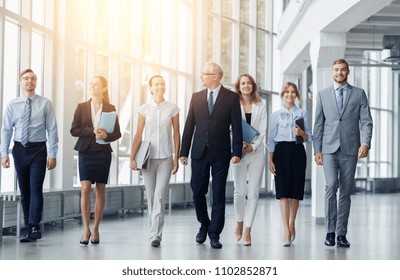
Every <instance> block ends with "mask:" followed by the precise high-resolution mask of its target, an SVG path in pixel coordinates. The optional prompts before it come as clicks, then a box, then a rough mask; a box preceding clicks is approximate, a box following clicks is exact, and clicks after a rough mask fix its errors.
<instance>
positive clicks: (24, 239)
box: [19, 233, 36, 243]
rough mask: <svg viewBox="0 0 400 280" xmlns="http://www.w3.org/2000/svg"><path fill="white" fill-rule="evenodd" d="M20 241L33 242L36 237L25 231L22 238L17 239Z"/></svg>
mask: <svg viewBox="0 0 400 280" xmlns="http://www.w3.org/2000/svg"><path fill="white" fill-rule="evenodd" d="M19 241H20V242H21V243H27V242H35V241H36V239H35V238H33V237H32V236H31V235H30V234H29V233H26V234H25V236H24V237H23V238H21V239H20V240H19Z"/></svg>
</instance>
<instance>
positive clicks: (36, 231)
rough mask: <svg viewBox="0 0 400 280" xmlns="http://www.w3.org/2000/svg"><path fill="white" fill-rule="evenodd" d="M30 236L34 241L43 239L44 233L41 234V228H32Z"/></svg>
mask: <svg viewBox="0 0 400 280" xmlns="http://www.w3.org/2000/svg"><path fill="white" fill-rule="evenodd" d="M30 236H31V237H32V238H34V239H41V238H42V233H41V232H40V229H39V227H36V226H35V227H32V229H31V234H30Z"/></svg>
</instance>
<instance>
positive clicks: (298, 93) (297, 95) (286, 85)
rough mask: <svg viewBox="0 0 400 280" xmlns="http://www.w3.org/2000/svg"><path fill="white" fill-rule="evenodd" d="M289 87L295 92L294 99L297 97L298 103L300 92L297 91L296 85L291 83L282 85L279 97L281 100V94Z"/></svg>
mask: <svg viewBox="0 0 400 280" xmlns="http://www.w3.org/2000/svg"><path fill="white" fill-rule="evenodd" d="M290 86H292V87H293V89H294V91H295V92H296V97H297V98H298V99H299V101H300V92H299V90H298V89H297V85H296V84H295V83H292V82H287V83H286V84H284V85H283V87H282V90H281V93H280V94H279V96H280V97H281V98H282V97H283V94H284V93H285V91H286V90H287V89H288V88H289V87H290Z"/></svg>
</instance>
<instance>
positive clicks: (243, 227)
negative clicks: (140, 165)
mask: <svg viewBox="0 0 400 280" xmlns="http://www.w3.org/2000/svg"><path fill="white" fill-rule="evenodd" d="M349 73H350V71H349V66H348V64H347V62H346V61H345V60H343V59H338V60H336V61H334V62H333V66H332V74H333V79H334V83H333V85H332V86H330V87H329V88H327V89H324V90H322V91H321V92H320V93H319V95H318V97H317V98H318V102H317V109H316V121H315V125H314V137H313V136H312V131H311V127H310V124H309V113H308V112H307V111H305V110H303V109H300V108H299V107H298V106H297V105H296V99H300V93H299V91H298V89H297V86H296V84H294V83H291V82H288V83H286V84H285V85H284V86H283V88H282V91H281V93H280V97H281V98H282V100H283V107H282V109H280V110H278V111H276V112H274V113H273V114H272V115H271V117H270V120H269V131H268V141H267V148H268V162H269V170H270V172H271V173H272V174H273V175H274V176H275V188H276V198H277V199H279V200H280V209H281V215H282V220H283V228H284V236H283V246H290V245H291V244H292V242H293V241H294V240H295V237H296V229H295V220H296V215H297V211H298V208H299V201H301V200H302V199H303V197H304V183H305V170H306V153H305V149H304V145H302V143H303V142H305V143H307V142H308V143H310V142H312V140H313V138H314V142H313V143H314V149H315V161H316V163H317V164H318V165H322V164H323V160H322V159H323V155H324V156H325V164H324V171H325V177H326V229H327V236H326V240H325V244H326V245H327V246H333V245H335V234H336V233H337V235H338V236H337V244H338V246H341V247H349V246H350V243H349V242H348V241H347V239H346V234H347V223H348V217H349V211H350V189H351V186H352V184H353V179H354V175H355V167H356V164H357V159H358V158H363V157H366V156H367V155H368V150H369V147H370V142H371V137H372V118H371V114H370V109H369V106H368V102H367V98H366V94H365V92H364V90H362V89H360V88H356V87H353V86H351V85H350V84H348V83H347V77H348V75H349ZM222 77H223V70H222V68H221V67H220V66H219V65H218V64H216V63H207V64H205V65H204V67H203V68H202V71H201V81H202V84H203V86H204V88H205V89H203V90H202V91H199V92H195V93H193V95H192V98H191V101H190V105H189V110H188V113H187V118H186V121H185V125H184V131H183V135H182V138H180V132H179V116H178V115H179V109H178V108H177V107H176V105H174V104H171V103H169V102H167V101H165V99H164V98H163V94H164V93H165V81H164V79H163V78H162V77H161V76H155V77H153V78H152V79H150V83H149V85H150V89H151V92H152V95H153V100H152V101H150V102H149V103H148V104H145V105H142V106H141V107H140V108H139V114H138V128H137V133H136V135H135V138H134V143H133V146H132V154H131V168H132V169H133V170H138V169H137V166H136V161H135V157H136V153H137V151H138V149H139V147H140V143H141V141H142V139H145V140H149V141H150V142H151V143H152V145H151V146H153V144H154V147H152V150H151V152H150V158H151V160H150V162H152V161H153V162H154V163H153V164H150V167H149V168H148V169H147V170H143V175H144V183H145V187H146V191H147V199H148V205H149V217H150V240H151V245H152V246H154V247H158V246H160V244H161V237H162V228H163V221H164V219H163V209H164V207H165V203H166V191H167V189H168V184H169V179H170V176H171V174H175V173H176V171H177V169H178V159H179V160H180V162H181V163H182V164H183V165H187V164H188V162H189V161H188V158H189V153H190V158H191V171H192V176H191V181H190V184H191V188H192V191H193V201H194V206H195V210H196V216H197V220H198V222H199V223H200V228H199V231H198V233H197V234H196V237H195V240H196V242H197V243H199V244H202V243H204V242H205V241H206V239H207V236H208V237H209V239H210V245H211V247H212V248H215V249H220V248H222V244H221V242H220V234H221V232H222V230H223V227H224V224H225V190H226V180H227V176H228V171H229V168H231V170H232V175H233V179H234V209H235V216H236V228H235V232H234V235H235V238H236V240H238V241H239V240H241V239H242V238H243V245H245V246H249V245H251V243H252V241H251V228H252V225H253V221H254V218H255V213H256V209H257V202H258V196H259V189H260V186H261V181H262V174H263V170H264V166H265V159H266V157H265V150H264V145H265V136H266V123H267V116H266V108H265V105H264V104H263V103H262V102H261V100H260V97H259V95H258V92H257V85H256V82H255V81H254V79H253V78H252V77H251V76H250V75H248V74H242V75H240V76H239V77H238V78H237V81H236V82H235V85H234V91H231V90H229V89H227V88H225V87H224V86H223V85H222V84H221V80H222ZM153 79H155V80H158V83H159V84H160V86H159V87H158V89H157V87H156V86H155V85H153ZM337 92H338V93H337ZM355 113H356V114H355ZM300 120H301V123H302V124H300V123H298V122H297V121H300ZM242 121H245V122H247V123H248V124H250V125H251V126H253V127H254V128H255V129H256V130H258V132H259V136H258V137H257V138H256V139H254V140H253V141H251V143H246V142H244V141H243V134H242V133H243V132H242ZM360 128H361V130H360ZM144 130H145V131H146V133H145V136H144V137H143V131H144ZM171 132H173V138H172V134H171ZM160 136H163V137H164V138H159V137H160ZM157 139H161V141H159V140H157ZM180 139H181V142H180ZM299 139H300V140H299ZM349 147H351V148H349ZM164 161H166V162H167V163H168V164H165V165H164V164H163V162H164ZM158 168H159V169H158ZM210 176H211V201H212V206H211V213H208V210H207V200H206V195H207V193H208V191H209V185H210ZM338 189H340V194H339V202H337V191H338ZM337 205H338V206H337Z"/></svg>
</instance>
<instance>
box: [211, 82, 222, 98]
mask: <svg viewBox="0 0 400 280" xmlns="http://www.w3.org/2000/svg"><path fill="white" fill-rule="evenodd" d="M221 86H222V85H221V84H219V85H218V86H217V87H216V88H214V89H210V88H207V95H209V94H210V92H211V91H212V92H213V93H214V96H216V95H217V94H218V93H219V90H220V89H221Z"/></svg>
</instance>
